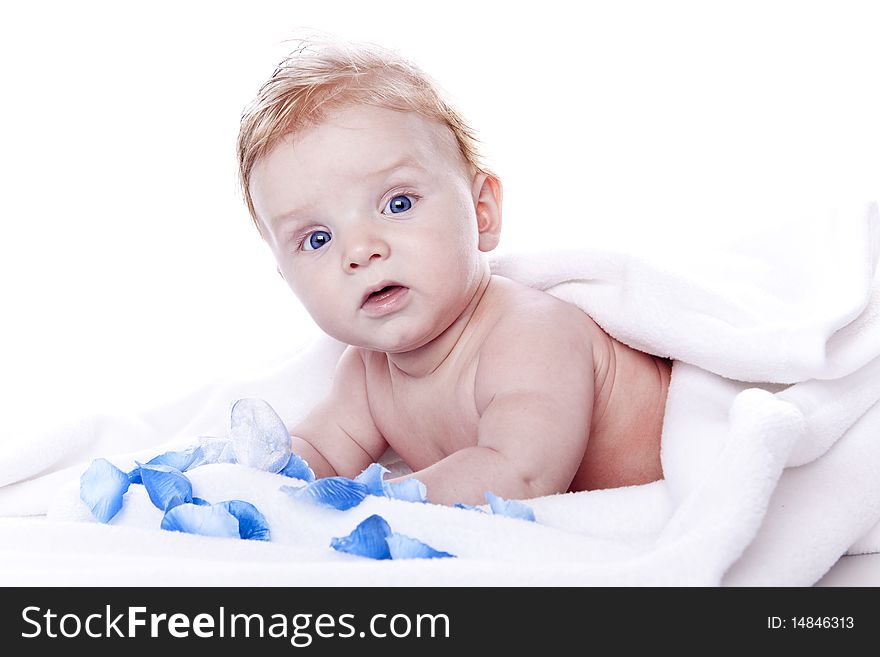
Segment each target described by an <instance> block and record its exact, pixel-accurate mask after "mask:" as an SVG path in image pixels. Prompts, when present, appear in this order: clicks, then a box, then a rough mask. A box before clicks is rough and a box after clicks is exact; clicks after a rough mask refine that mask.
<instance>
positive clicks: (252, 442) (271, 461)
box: [230, 398, 290, 472]
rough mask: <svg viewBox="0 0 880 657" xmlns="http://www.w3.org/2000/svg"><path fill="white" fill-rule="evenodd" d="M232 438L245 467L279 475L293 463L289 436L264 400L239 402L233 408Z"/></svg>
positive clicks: (239, 460)
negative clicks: (289, 463) (286, 466)
mask: <svg viewBox="0 0 880 657" xmlns="http://www.w3.org/2000/svg"><path fill="white" fill-rule="evenodd" d="M230 435H231V437H232V449H233V450H234V452H235V457H236V459H237V460H238V462H239V463H241V464H242V465H247V466H250V467H252V468H257V469H258V470H265V471H267V472H280V471H281V469H282V468H283V467H284V466H285V465H287V462H288V461H289V460H290V434H289V433H288V432H287V427H285V426H284V422H283V421H282V420H281V418H280V417H278V414H277V413H276V412H275V410H274V409H273V408H272V407H271V406H269V404H267V403H266V402H265V401H263V400H262V399H252V398H251V399H239V400H238V401H237V402H235V403H234V404H233V405H232V413H231V417H230Z"/></svg>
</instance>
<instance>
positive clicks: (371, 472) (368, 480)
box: [354, 463, 388, 497]
mask: <svg viewBox="0 0 880 657" xmlns="http://www.w3.org/2000/svg"><path fill="white" fill-rule="evenodd" d="M386 474H388V468H386V467H385V466H383V465H380V464H379V463H370V465H368V466H367V467H366V469H365V470H364V471H363V472H361V473H360V474H359V475H358V476H357V477H355V478H354V480H355V481H358V482H360V483H362V484H363V485H364V486H366V487H367V494H368V495H376V496H377V497H385V488H384V486H383V482H382V479H383V478H384V477H385V475H386Z"/></svg>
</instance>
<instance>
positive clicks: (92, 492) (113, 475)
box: [79, 459, 131, 522]
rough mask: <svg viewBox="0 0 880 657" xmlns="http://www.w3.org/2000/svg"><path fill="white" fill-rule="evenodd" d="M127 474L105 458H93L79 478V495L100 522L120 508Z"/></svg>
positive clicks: (117, 511)
mask: <svg viewBox="0 0 880 657" xmlns="http://www.w3.org/2000/svg"><path fill="white" fill-rule="evenodd" d="M130 484H131V481H130V479H129V476H128V475H127V474H126V473H124V472H123V471H122V470H120V469H119V468H117V467H116V466H115V465H113V464H112V463H110V461H108V460H106V459H95V460H94V461H92V463H91V465H89V467H88V469H87V470H86V471H85V472H83V473H82V475H81V476H80V478H79V497H80V499H81V500H82V501H83V502H85V503H86V504H87V505H88V507H89V508H90V509H91V510H92V515H93V516H95V518H97V519H98V520H100V521H101V522H109V521H110V519H111V518H112V517H113V516H115V515H116V514H117V513H119V509H121V508H122V496H123V495H125V492H126V491H127V490H128V487H129V485H130Z"/></svg>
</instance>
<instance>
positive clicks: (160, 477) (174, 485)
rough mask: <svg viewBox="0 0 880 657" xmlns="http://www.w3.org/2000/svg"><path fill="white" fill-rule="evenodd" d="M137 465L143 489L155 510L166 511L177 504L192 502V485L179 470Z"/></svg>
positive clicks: (162, 466) (144, 464)
mask: <svg viewBox="0 0 880 657" xmlns="http://www.w3.org/2000/svg"><path fill="white" fill-rule="evenodd" d="M138 465H139V466H140V469H141V479H143V482H144V488H146V489H147V494H148V495H149V496H150V501H151V502H152V503H153V504H154V505H155V506H156V508H158V509H161V510H162V511H168V509H171V508H173V507H175V506H177V505H178V504H185V503H188V502H192V484H191V483H189V479H187V478H186V476H185V475H184V474H183V473H182V472H180V470H175V469H174V468H172V467H170V466H168V465H147V464H146V463H143V464H140V463H139V464H138Z"/></svg>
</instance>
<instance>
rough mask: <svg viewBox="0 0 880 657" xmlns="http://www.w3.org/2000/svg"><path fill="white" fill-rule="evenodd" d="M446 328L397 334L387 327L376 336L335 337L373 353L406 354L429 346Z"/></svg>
mask: <svg viewBox="0 0 880 657" xmlns="http://www.w3.org/2000/svg"><path fill="white" fill-rule="evenodd" d="M444 330H445V328H439V329H438V328H436V327H435V328H433V329H431V330H426V331H412V330H410V331H405V332H403V331H401V332H397V331H394V330H393V329H391V327H385V328H383V329H380V330H379V331H377V332H376V335H372V336H364V335H351V334H348V335H341V336H335V335H334V336H333V337H334V338H336V339H337V340H339V341H340V342H344V343H345V344H349V345H352V346H355V347H361V348H363V349H369V350H371V351H381V352H384V353H386V354H405V353H408V352H410V351H415V350H416V349H420V348H422V347H424V346H425V345H428V344H430V343H431V341H433V340H434V339H435V338H437V336H439V335H440V334H441V333H443V331H444Z"/></svg>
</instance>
